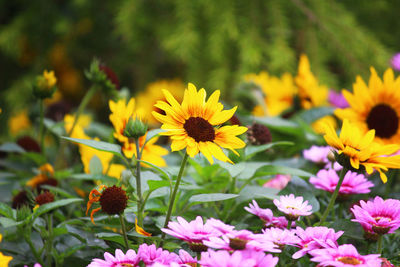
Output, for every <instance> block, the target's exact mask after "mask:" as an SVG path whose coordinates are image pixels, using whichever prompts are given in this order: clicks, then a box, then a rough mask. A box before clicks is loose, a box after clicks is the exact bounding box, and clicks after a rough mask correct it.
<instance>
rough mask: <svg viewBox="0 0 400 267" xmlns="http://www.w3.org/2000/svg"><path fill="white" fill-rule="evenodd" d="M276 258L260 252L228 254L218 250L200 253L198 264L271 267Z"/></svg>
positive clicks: (217, 266)
mask: <svg viewBox="0 0 400 267" xmlns="http://www.w3.org/2000/svg"><path fill="white" fill-rule="evenodd" d="M277 262H278V258H276V257H273V256H272V255H266V254H265V253H264V252H261V251H252V250H243V251H235V252H233V253H232V254H230V253H229V252H228V251H225V250H220V251H213V250H208V252H203V253H201V260H200V261H199V264H200V265H201V266H203V267H244V266H246V267H273V266H275V265H276V264H277Z"/></svg>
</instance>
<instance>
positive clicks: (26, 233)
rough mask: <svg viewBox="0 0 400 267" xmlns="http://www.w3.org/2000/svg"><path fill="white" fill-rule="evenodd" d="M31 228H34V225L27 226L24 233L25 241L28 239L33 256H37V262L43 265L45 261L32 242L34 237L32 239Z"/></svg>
mask: <svg viewBox="0 0 400 267" xmlns="http://www.w3.org/2000/svg"><path fill="white" fill-rule="evenodd" d="M31 229H32V226H31V225H28V226H27V228H26V231H27V232H25V233H24V238H25V241H26V243H28V245H29V248H30V249H31V251H32V253H33V256H34V257H35V260H36V262H38V263H40V264H41V265H42V266H44V263H43V260H42V258H41V257H40V254H39V253H38V251H37V250H36V247H35V246H34V245H33V243H32V239H31V231H32V230H31Z"/></svg>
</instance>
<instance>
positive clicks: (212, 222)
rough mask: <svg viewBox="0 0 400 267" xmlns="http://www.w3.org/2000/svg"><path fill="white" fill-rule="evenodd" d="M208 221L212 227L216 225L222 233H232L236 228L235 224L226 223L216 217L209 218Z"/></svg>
mask: <svg viewBox="0 0 400 267" xmlns="http://www.w3.org/2000/svg"><path fill="white" fill-rule="evenodd" d="M206 223H207V224H208V225H210V226H211V227H214V228H215V229H217V230H218V231H220V232H221V234H227V233H230V232H232V231H233V229H235V226H232V225H229V224H226V223H224V222H222V221H221V220H218V219H214V218H210V219H207V221H206Z"/></svg>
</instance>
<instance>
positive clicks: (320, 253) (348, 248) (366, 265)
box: [309, 244, 382, 267]
mask: <svg viewBox="0 0 400 267" xmlns="http://www.w3.org/2000/svg"><path fill="white" fill-rule="evenodd" d="M309 254H310V255H312V256H313V258H311V261H314V262H318V266H332V267H350V266H359V267H381V264H382V260H381V259H380V258H379V256H380V255H379V254H370V255H365V256H364V255H360V254H359V253H358V251H357V249H356V248H355V247H354V246H353V245H349V244H346V245H341V246H338V247H337V248H325V249H315V250H312V251H309Z"/></svg>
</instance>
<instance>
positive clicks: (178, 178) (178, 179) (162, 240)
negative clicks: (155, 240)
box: [160, 153, 189, 247]
mask: <svg viewBox="0 0 400 267" xmlns="http://www.w3.org/2000/svg"><path fill="white" fill-rule="evenodd" d="M188 157H189V155H188V154H187V153H185V155H184V156H183V159H182V162H181V168H180V169H179V173H178V177H176V182H175V187H174V191H172V194H171V196H170V199H169V205H168V211H167V217H165V222H164V228H167V226H168V222H169V219H170V218H171V213H172V207H173V206H174V202H175V196H176V192H178V188H179V183H180V182H181V178H182V174H183V170H184V169H185V165H186V162H187V159H188ZM164 238H165V233H164V232H163V233H162V234H161V242H160V247H161V246H162V245H163V243H164Z"/></svg>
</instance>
